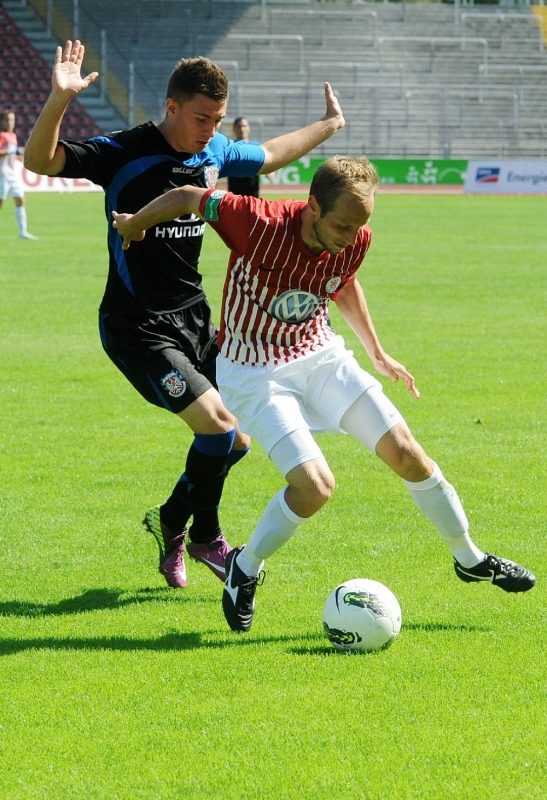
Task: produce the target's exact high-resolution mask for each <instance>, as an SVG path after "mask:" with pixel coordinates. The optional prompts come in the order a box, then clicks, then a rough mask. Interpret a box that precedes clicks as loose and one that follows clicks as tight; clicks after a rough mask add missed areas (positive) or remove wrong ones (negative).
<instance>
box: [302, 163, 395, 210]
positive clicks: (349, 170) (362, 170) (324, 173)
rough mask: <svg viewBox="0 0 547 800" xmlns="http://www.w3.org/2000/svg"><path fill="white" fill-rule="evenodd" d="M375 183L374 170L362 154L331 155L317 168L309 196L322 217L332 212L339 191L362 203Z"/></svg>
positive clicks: (376, 179)
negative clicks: (352, 156)
mask: <svg viewBox="0 0 547 800" xmlns="http://www.w3.org/2000/svg"><path fill="white" fill-rule="evenodd" d="M379 183H380V179H379V177H378V170H377V169H376V167H375V166H374V164H371V162H370V161H369V160H368V158H366V157H365V156H359V157H358V158H350V157H349V156H333V157H332V158H329V159H327V161H324V162H323V164H321V165H320V166H319V167H318V168H317V171H316V173H315V175H314V176H313V179H312V182H311V186H310V196H313V197H315V199H316V200H317V202H318V203H319V206H320V207H321V216H322V217H324V216H325V214H327V213H328V212H329V211H332V209H333V208H334V206H335V205H336V201H337V200H338V198H339V197H340V195H341V194H342V193H347V194H349V195H351V196H352V197H355V198H356V199H357V200H359V201H361V202H364V201H366V200H367V199H368V198H369V197H370V195H371V194H373V193H374V192H375V191H376V189H377V187H378V184H379Z"/></svg>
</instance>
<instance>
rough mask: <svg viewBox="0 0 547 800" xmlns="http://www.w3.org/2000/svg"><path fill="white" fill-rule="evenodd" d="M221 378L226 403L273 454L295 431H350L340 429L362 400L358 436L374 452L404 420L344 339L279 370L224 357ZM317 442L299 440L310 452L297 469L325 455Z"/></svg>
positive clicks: (219, 371)
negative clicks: (349, 410) (279, 443)
mask: <svg viewBox="0 0 547 800" xmlns="http://www.w3.org/2000/svg"><path fill="white" fill-rule="evenodd" d="M216 377H217V382H218V386H219V391H220V394H221V397H222V401H223V403H224V405H225V406H226V408H228V409H229V410H230V411H231V412H232V413H233V414H234V415H235V416H236V417H237V419H238V422H239V425H240V427H241V429H242V430H243V431H245V432H246V433H248V434H249V435H250V436H252V437H253V439H256V441H257V442H258V443H259V444H260V445H261V447H262V448H263V449H264V451H265V452H266V453H267V455H268V456H270V454H271V452H272V448H273V447H274V446H275V445H276V444H277V443H278V442H280V441H281V440H282V439H284V438H285V437H286V436H288V435H289V434H291V433H293V432H294V431H300V430H302V429H305V430H307V431H313V432H314V433H320V432H325V431H331V432H336V433H346V431H344V430H342V428H341V427H340V423H341V420H342V417H343V416H344V414H345V413H346V411H347V410H348V409H349V408H350V407H351V406H352V405H353V404H354V403H355V402H356V400H357V399H358V398H360V397H362V396H364V398H363V400H362V401H361V402H362V403H366V404H365V405H364V406H363V409H364V413H362V414H361V420H362V423H361V421H360V427H361V425H362V428H363V431H361V430H360V431H359V435H358V436H357V437H356V438H359V441H362V442H363V443H364V444H365V445H366V446H367V447H368V448H369V449H370V450H372V452H374V448H375V446H376V444H377V442H378V441H379V439H380V438H381V437H382V436H383V435H384V434H385V433H387V431H389V430H391V428H392V427H393V426H394V425H396V424H397V423H398V422H400V421H401V420H402V417H401V415H400V413H399V412H398V411H397V409H396V408H395V406H394V405H393V403H392V402H391V401H390V400H389V399H388V398H387V397H386V396H385V395H384V393H383V390H382V386H381V384H380V383H379V381H377V380H376V378H374V377H373V376H372V375H370V374H369V373H368V372H366V371H365V370H364V369H363V368H362V367H360V366H359V364H358V363H357V361H356V359H355V358H354V357H353V353H352V352H351V351H350V350H346V348H345V345H344V340H343V339H342V337H341V336H337V337H336V338H335V339H334V340H333V341H332V342H330V343H329V344H328V345H327V346H325V347H323V348H321V350H320V351H319V352H317V353H311V354H310V355H307V356H304V357H302V358H299V359H298V360H296V361H291V362H289V363H288V364H280V365H278V366H265V367H264V366H251V365H244V364H234V363H233V362H232V361H228V359H226V358H224V357H223V356H218V358H217V374H216ZM349 433H351V434H352V435H353V436H355V435H356V433H355V432H354V431H349ZM311 439H312V437H311V436H309V437H301V436H300V437H298V440H299V442H300V443H301V446H299V448H298V449H302V448H304V449H305V442H306V441H307V450H306V452H305V453H304V450H302V456H303V457H302V458H301V459H300V460H299V461H298V460H297V461H296V462H295V463H293V466H295V464H296V463H303V462H304V461H308V460H310V459H312V458H317V457H318V456H321V455H322V454H321V450H320V449H319V447H318V446H317V445H312V442H311V441H310V440H311ZM276 463H277V460H276ZM278 466H279V467H280V468H281V466H280V465H279V464H278ZM285 474H286V473H285Z"/></svg>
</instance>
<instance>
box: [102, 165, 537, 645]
mask: <svg viewBox="0 0 547 800" xmlns="http://www.w3.org/2000/svg"><path fill="white" fill-rule="evenodd" d="M377 186H378V175H377V172H376V169H375V167H374V166H373V165H372V164H371V163H370V162H369V161H368V160H367V159H366V158H364V157H361V158H355V159H353V158H348V157H345V156H336V157H334V158H332V159H329V160H328V161H326V162H325V163H324V164H322V165H321V166H320V167H319V169H318V170H317V172H316V174H315V176H314V178H313V181H312V184H311V187H310V195H309V198H308V200H307V201H306V202H302V201H297V200H278V201H273V202H267V201H265V200H260V199H256V198H248V197H236V196H234V195H233V194H230V193H225V192H220V191H212V190H201V189H195V188H190V187H187V188H183V189H175V190H173V191H172V192H169V193H167V194H165V195H163V197H161V198H157V199H156V200H154V201H153V202H152V203H150V204H149V205H148V206H146V207H145V208H143V209H141V211H139V212H138V213H137V214H136V215H135V216H130V215H126V214H123V215H118V214H116V213H114V217H115V226H116V227H117V229H118V232H119V233H120V234H121V235H122V236H123V239H124V242H123V247H124V248H127V247H128V246H129V244H130V242H131V241H132V240H135V241H142V239H143V238H144V236H145V230H146V229H147V228H150V227H152V226H157V225H158V224H159V223H161V221H162V220H164V219H171V218H172V216H174V215H175V214H178V213H182V212H188V211H192V212H193V213H195V214H196V215H198V216H200V217H201V218H202V219H204V220H205V221H206V222H208V223H209V224H210V225H211V226H212V227H213V228H214V229H215V230H216V231H217V233H218V234H219V235H220V237H221V238H222V239H223V241H224V242H225V243H226V244H227V245H228V247H229V248H230V250H231V255H230V262H229V267H228V273H227V277H226V282H225V286H224V296H223V304H222V321H221V326H220V333H219V347H220V354H219V356H218V358H217V380H218V385H219V389H220V393H221V396H222V399H223V401H224V403H225V405H226V407H227V408H229V409H230V411H231V412H232V413H233V414H234V415H235V416H236V417H237V419H238V421H239V424H240V426H241V429H242V430H244V431H245V432H246V433H247V434H249V435H250V436H251V437H253V438H255V439H256V440H257V441H258V442H259V443H260V444H261V446H262V447H263V448H264V450H265V452H266V453H267V454H268V456H269V458H270V459H271V460H272V461H273V463H274V464H275V465H276V466H277V467H278V469H279V470H280V471H281V473H282V474H283V475H284V476H285V479H286V481H287V486H286V487H284V488H283V489H282V490H281V491H280V492H278V493H277V494H276V495H275V496H274V497H273V498H272V500H271V501H270V503H269V504H268V506H267V508H266V510H265V512H264V514H263V515H262V517H261V519H260V520H259V522H258V525H257V526H256V528H255V530H254V532H253V533H252V535H251V537H250V539H249V541H248V543H247V544H246V545H245V546H242V547H238V548H235V549H234V550H232V551H231V552H230V553H229V554H228V557H227V559H226V573H227V576H226V582H225V588H224V593H223V609H224V614H225V616H226V619H227V622H228V624H229V625H230V627H231V628H232V630H235V631H246V630H249V628H250V627H251V623H252V620H253V615H254V610H255V592H256V587H257V585H258V584H259V581H260V576H261V573H262V568H263V565H264V561H265V560H266V559H267V558H269V557H270V556H272V555H273V554H274V553H275V552H276V551H277V550H278V549H279V548H280V547H281V546H282V545H283V544H284V543H285V542H287V541H288V540H289V539H290V538H291V537H292V536H293V535H294V534H295V532H296V530H297V528H298V526H299V525H301V524H302V523H304V522H305V521H306V520H308V519H309V518H310V517H311V516H312V515H313V514H315V513H316V512H317V511H319V509H320V508H321V507H322V506H323V505H324V504H325V503H326V502H327V501H328V499H329V498H330V496H331V495H332V492H333V491H334V486H335V481H334V476H333V474H332V472H331V470H330V468H329V465H328V463H327V461H326V459H325V457H324V455H323V453H322V451H321V449H320V447H319V445H318V444H317V442H316V441H315V438H314V436H313V433H314V432H318V431H325V430H328V431H334V432H342V433H347V434H350V435H351V436H353V437H354V438H355V439H356V440H357V441H358V442H360V443H361V444H363V445H364V446H365V447H367V448H368V449H369V450H370V451H371V452H373V453H375V454H376V455H377V456H379V458H381V459H382V460H383V461H384V462H385V463H386V464H387V465H388V466H389V467H391V469H392V470H393V471H394V472H395V473H396V474H397V475H399V476H400V477H401V478H402V480H403V482H404V484H405V486H406V487H407V488H408V490H409V491H410V494H411V496H412V498H413V499H414V501H415V503H416V505H417V507H418V508H419V509H420V510H421V511H422V513H423V514H424V515H425V517H426V518H427V519H428V520H429V521H430V522H431V523H432V524H433V525H434V526H435V527H436V528H437V530H438V531H439V533H440V534H441V536H442V538H443V539H444V540H445V542H446V543H447V545H448V547H449V549H450V551H451V553H452V556H453V559H454V568H455V571H456V574H457V576H458V577H459V578H460V579H461V580H463V581H466V582H476V581H489V582H491V583H493V584H494V585H496V586H499V587H500V588H501V589H503V590H505V591H508V592H523V591H527V590H528V589H531V588H532V586H533V585H534V583H535V576H534V575H533V574H532V573H531V572H530V571H529V570H527V569H525V568H524V567H522V566H520V565H519V564H516V563H515V562H513V561H508V560H506V559H502V558H499V557H497V556H493V555H490V554H488V553H485V552H483V551H482V550H481V549H480V548H479V547H477V545H476V544H475V543H474V542H473V541H472V539H471V537H470V535H469V524H468V520H467V517H466V514H465V512H464V510H463V507H462V504H461V502H460V499H459V497H458V495H457V493H456V490H455V489H454V487H453V486H452V485H451V484H450V483H449V482H448V481H447V480H446V479H445V477H444V476H443V474H442V472H441V469H440V468H439V466H438V465H437V464H436V463H435V462H434V461H433V460H432V459H431V458H430V457H429V456H428V455H427V454H426V453H425V451H424V449H423V448H422V447H421V445H420V444H418V442H417V441H416V439H415V438H414V436H413V435H412V433H411V432H410V430H409V428H408V426H407V424H406V422H405V421H404V419H403V417H402V416H401V414H400V413H399V411H398V410H397V409H396V407H395V406H394V405H393V403H392V402H391V401H390V400H389V399H388V398H387V397H386V395H385V394H384V392H383V389H382V386H381V384H380V383H379V381H377V380H376V378H374V377H373V376H372V375H371V374H369V373H368V372H367V371H366V370H364V369H362V368H361V367H360V366H359V364H358V363H357V361H356V359H355V358H354V357H353V354H352V353H351V352H350V351H348V350H347V349H346V347H345V345H344V341H343V339H342V337H341V336H339V335H337V334H336V333H335V331H334V330H333V328H332V327H331V324H330V319H329V303H330V302H331V301H332V302H335V303H336V304H337V307H338V309H339V310H340V312H341V314H342V316H343V317H344V318H345V320H346V321H347V322H348V324H349V325H350V327H351V328H352V329H353V331H354V332H355V333H356V335H357V337H358V339H359V341H360V342H361V343H362V345H363V347H364V348H365V350H366V352H367V354H368V356H369V357H370V359H371V362H372V364H373V366H374V368H375V369H376V371H377V372H378V373H379V374H380V375H384V376H386V377H388V378H390V379H391V380H392V381H394V382H396V381H398V380H402V381H403V383H404V384H405V386H406V389H407V390H408V391H409V392H411V393H412V394H413V395H414V396H415V397H419V392H418V389H417V388H416V385H415V382H414V377H413V376H412V375H411V374H410V372H409V371H408V370H407V369H406V367H404V366H403V365H402V364H400V363H399V362H398V361H396V360H395V359H394V358H392V357H391V356H390V355H388V354H387V353H386V352H385V350H384V349H383V347H382V345H381V344H380V341H379V339H378V336H377V334H376V331H375V329H374V325H373V322H372V319H371V317H370V314H369V311H368V308H367V303H366V300H365V296H364V293H363V290H362V288H361V285H360V283H359V281H358V280H357V270H358V269H359V267H360V265H361V263H362V261H363V259H364V257H365V255H366V253H367V250H368V248H369V246H370V242H371V229H370V227H369V225H368V223H369V220H370V217H371V215H372V212H373V209H374V199H375V192H376V189H377ZM151 235H152V236H153V235H154V233H153V232H151ZM137 246H140V245H137Z"/></svg>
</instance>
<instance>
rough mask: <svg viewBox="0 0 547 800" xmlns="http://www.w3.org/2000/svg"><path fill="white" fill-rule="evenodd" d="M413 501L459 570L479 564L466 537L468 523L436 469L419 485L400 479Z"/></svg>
mask: <svg viewBox="0 0 547 800" xmlns="http://www.w3.org/2000/svg"><path fill="white" fill-rule="evenodd" d="M403 483H404V484H405V486H406V487H407V489H408V490H409V492H410V494H411V495H412V497H413V499H414V502H415V503H416V505H417V506H418V508H419V509H420V511H421V512H422V514H423V515H424V516H425V517H427V519H428V520H429V521H430V522H431V524H432V525H434V526H435V527H436V528H437V530H438V531H439V533H440V534H441V536H442V537H443V539H444V540H445V542H446V543H447V545H448V547H449V548H450V551H451V553H452V555H453V556H454V558H455V559H456V560H457V561H459V563H460V564H461V565H462V567H474V566H476V565H477V564H479V563H480V562H481V561H483V559H484V557H485V554H484V553H483V552H482V550H479V548H478V547H476V546H475V545H474V544H473V542H472V541H471V537H470V536H469V533H468V530H469V523H468V521H467V517H466V515H465V511H464V510H463V506H462V504H461V502H460V498H459V497H458V494H457V492H456V490H455V489H454V487H453V486H452V485H451V484H450V483H448V481H447V480H446V479H445V478H444V476H443V474H442V472H441V470H440V468H439V466H438V465H437V464H435V465H434V470H433V473H432V475H431V476H430V477H429V478H426V480H425V481H420V482H419V483H412V482H411V481H405V480H403Z"/></svg>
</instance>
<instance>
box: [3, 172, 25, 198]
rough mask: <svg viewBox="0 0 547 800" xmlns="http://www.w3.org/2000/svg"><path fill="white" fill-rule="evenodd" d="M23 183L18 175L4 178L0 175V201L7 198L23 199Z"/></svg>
mask: <svg viewBox="0 0 547 800" xmlns="http://www.w3.org/2000/svg"><path fill="white" fill-rule="evenodd" d="M24 196H25V190H24V187H23V181H22V179H21V177H20V176H19V175H14V176H13V177H6V176H5V175H2V174H1V173H0V200H5V199H6V198H7V197H24Z"/></svg>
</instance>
